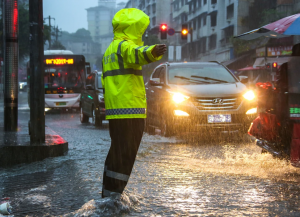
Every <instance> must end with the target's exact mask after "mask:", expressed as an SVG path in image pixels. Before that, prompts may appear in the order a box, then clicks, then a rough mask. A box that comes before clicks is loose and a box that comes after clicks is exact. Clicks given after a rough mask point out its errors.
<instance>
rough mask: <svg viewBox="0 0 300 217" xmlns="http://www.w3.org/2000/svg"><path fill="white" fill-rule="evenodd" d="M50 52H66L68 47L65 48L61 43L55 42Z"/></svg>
mask: <svg viewBox="0 0 300 217" xmlns="http://www.w3.org/2000/svg"><path fill="white" fill-rule="evenodd" d="M50 50H66V47H65V46H63V45H62V44H61V43H60V41H54V42H53V43H52V44H51V47H50Z"/></svg>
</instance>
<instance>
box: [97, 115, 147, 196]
mask: <svg viewBox="0 0 300 217" xmlns="http://www.w3.org/2000/svg"><path fill="white" fill-rule="evenodd" d="M144 122H145V119H143V118H133V119H112V120H109V133H110V137H111V147H110V149H109V152H108V155H107V157H106V161H105V165H104V174H103V186H102V197H109V196H110V193H112V192H116V193H120V194H122V192H123V190H124V188H125V187H126V184H127V182H128V179H129V176H130V173H131V171H132V167H133V164H134V161H135V157H136V154H137V152H138V149H139V146H140V142H141V140H142V136H143V131H144Z"/></svg>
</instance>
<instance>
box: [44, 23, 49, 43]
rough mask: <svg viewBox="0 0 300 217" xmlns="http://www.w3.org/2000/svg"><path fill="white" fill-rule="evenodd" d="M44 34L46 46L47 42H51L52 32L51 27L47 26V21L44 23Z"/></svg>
mask: <svg viewBox="0 0 300 217" xmlns="http://www.w3.org/2000/svg"><path fill="white" fill-rule="evenodd" d="M43 33H44V37H43V38H44V44H45V43H46V41H49V40H50V37H51V31H50V27H49V26H48V25H47V24H45V21H44V30H43Z"/></svg>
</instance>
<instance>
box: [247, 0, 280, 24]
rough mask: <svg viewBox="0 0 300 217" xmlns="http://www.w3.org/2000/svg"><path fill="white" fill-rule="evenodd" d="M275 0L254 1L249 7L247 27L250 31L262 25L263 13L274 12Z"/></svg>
mask: <svg viewBox="0 0 300 217" xmlns="http://www.w3.org/2000/svg"><path fill="white" fill-rule="evenodd" d="M276 5H277V0H254V2H253V4H252V5H251V6H250V7H249V17H248V19H247V20H248V26H249V28H250V29H257V28H259V27H261V26H262V25H263V22H264V21H263V17H264V14H265V11H267V10H270V9H271V10H275V9H276Z"/></svg>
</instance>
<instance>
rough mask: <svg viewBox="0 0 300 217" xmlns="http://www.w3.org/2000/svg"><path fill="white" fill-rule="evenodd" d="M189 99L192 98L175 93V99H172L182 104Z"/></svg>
mask: <svg viewBox="0 0 300 217" xmlns="http://www.w3.org/2000/svg"><path fill="white" fill-rule="evenodd" d="M188 98H190V97H188V96H185V95H183V94H181V93H174V94H173V97H172V99H173V101H174V102H176V103H182V102H183V101H185V100H187V99H188Z"/></svg>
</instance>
